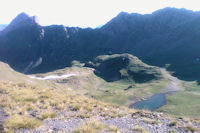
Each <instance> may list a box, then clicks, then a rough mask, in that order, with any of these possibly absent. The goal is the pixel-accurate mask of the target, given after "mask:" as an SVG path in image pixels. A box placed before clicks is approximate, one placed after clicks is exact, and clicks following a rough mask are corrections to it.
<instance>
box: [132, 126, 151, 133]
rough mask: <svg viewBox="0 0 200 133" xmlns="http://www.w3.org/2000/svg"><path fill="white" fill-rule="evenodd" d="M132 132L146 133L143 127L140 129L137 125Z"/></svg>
mask: <svg viewBox="0 0 200 133" xmlns="http://www.w3.org/2000/svg"><path fill="white" fill-rule="evenodd" d="M133 131H137V132H140V133H148V132H147V131H146V130H145V129H144V128H143V127H140V126H138V125H136V126H135V127H134V128H133Z"/></svg>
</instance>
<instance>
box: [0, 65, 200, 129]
mask: <svg viewBox="0 0 200 133" xmlns="http://www.w3.org/2000/svg"><path fill="white" fill-rule="evenodd" d="M0 67H1V68H4V67H5V69H4V74H5V73H7V72H8V73H9V71H12V72H13V74H12V76H13V77H12V78H13V79H14V78H16V80H13V81H10V80H9V78H7V77H6V79H5V80H3V76H2V77H1V80H0V107H1V112H0V119H1V118H2V116H3V115H5V114H6V119H4V122H3V125H1V124H2V122H0V127H3V128H0V131H1V132H3V131H2V129H3V130H4V132H8V133H13V132H15V133H22V132H23V133H29V132H33V133H36V132H69V133H70V132H71V133H77V132H81V133H88V132H91V133H93V132H97V133H98V132H99V133H100V132H110V133H113V132H116V133H117V132H130V133H132V132H133V133H134V132H136V131H139V132H140V131H143V132H144V131H145V132H152V133H153V132H168V131H170V132H190V131H191V132H194V131H199V129H200V124H199V122H198V120H190V119H185V118H182V119H179V118H175V117H171V116H169V115H166V114H162V113H156V112H148V111H138V110H134V109H128V108H127V107H124V106H117V105H114V104H112V103H104V102H101V101H99V100H96V99H94V98H89V97H87V96H84V95H83V94H82V93H81V90H79V89H76V88H72V86H71V88H68V87H63V86H62V84H61V83H60V84H61V85H60V84H59V83H57V81H56V80H53V81H52V80H46V81H43V83H41V85H39V84H32V82H39V81H40V80H33V79H31V78H29V76H26V75H24V74H20V75H18V73H17V72H15V71H14V70H12V69H11V68H9V67H8V65H6V64H5V63H1V64H0ZM87 70H88V71H91V69H90V68H82V67H81V68H77V67H74V68H73V67H72V68H65V69H63V70H58V71H55V72H52V73H46V74H45V75H51V74H54V75H55V74H59V75H62V74H64V73H69V72H71V73H72V72H76V74H80V75H81V76H84V75H85V77H88V76H90V74H89V75H87V74H88V73H89V72H87ZM1 73H2V72H1ZM40 75H41V74H37V76H40ZM19 77H21V78H22V79H23V77H26V78H27V80H31V81H32V82H27V81H26V80H20V79H18V78H19ZM88 78H89V77H88ZM88 78H87V79H88ZM63 80H64V79H63ZM65 80H68V81H69V80H72V81H73V78H72V79H65ZM93 80H94V78H93ZM68 83H70V82H68ZM72 83H73V82H72ZM42 84H45V85H42ZM74 84H76V83H74ZM2 110H3V111H2Z"/></svg>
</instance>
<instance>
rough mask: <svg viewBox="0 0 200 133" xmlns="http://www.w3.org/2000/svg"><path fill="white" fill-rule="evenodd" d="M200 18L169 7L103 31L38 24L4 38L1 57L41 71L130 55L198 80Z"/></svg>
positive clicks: (120, 19)
mask: <svg viewBox="0 0 200 133" xmlns="http://www.w3.org/2000/svg"><path fill="white" fill-rule="evenodd" d="M199 19H200V13H199V12H193V11H190V10H186V9H176V8H164V9H161V10H158V11H155V12H153V13H152V14H145V15H142V14H136V13H131V14H129V13H125V12H122V13H120V14H119V15H117V16H116V17H115V18H113V19H112V20H111V21H109V22H108V23H106V24H105V25H103V26H102V27H101V28H97V29H91V28H86V29H82V28H78V27H65V26H61V25H60V26H59V25H52V26H40V25H38V24H35V25H31V26H27V27H21V28H19V29H15V30H13V31H10V32H8V33H7V35H5V36H4V37H0V60H1V61H4V62H7V63H9V64H10V65H11V66H12V67H13V68H14V69H16V70H18V71H20V72H26V73H37V72H46V71H51V70H55V69H59V68H63V67H66V66H70V65H71V62H72V61H73V60H78V61H80V62H84V63H86V62H88V61H90V60H93V59H94V58H95V57H97V56H99V55H105V54H122V53H129V54H132V55H134V56H137V57H138V58H140V59H141V60H142V61H144V62H145V63H147V64H150V65H156V66H160V67H165V66H166V65H167V66H169V67H168V70H170V71H174V74H175V75H176V76H178V77H179V78H183V79H192V80H196V79H197V78H198V77H199V76H200V71H199V70H198V67H199V66H200V64H199V62H198V58H199V57H200V55H199V54H198V50H200V46H199V45H198V43H199V42H200V40H199V39H198V38H197V37H198V36H199V35H200V33H199V32H198V29H199V26H198V25H199V24H200V22H199ZM19 33H22V34H20V35H19ZM17 36H18V37H17ZM20 38H21V39H20ZM13 42H15V43H13ZM22 51H23V52H22ZM8 52H9V55H8V54H7V53H8ZM20 53H24V54H23V55H22V54H20ZM24 55H26V56H24ZM39 59H40V60H41V59H42V62H41V63H40V64H39V65H38V66H37V65H36V66H37V67H33V66H35V65H34V64H35V63H36V64H37V61H38V60H39ZM168 64H170V65H168ZM28 66H31V67H28ZM27 67H28V68H29V70H28V69H27V71H24V70H25V69H26V68H27Z"/></svg>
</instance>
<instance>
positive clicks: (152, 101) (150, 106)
mask: <svg viewBox="0 0 200 133" xmlns="http://www.w3.org/2000/svg"><path fill="white" fill-rule="evenodd" d="M165 104H166V94H165V93H157V94H154V95H153V96H152V97H150V98H148V99H147V100H142V101H138V102H136V103H134V104H131V105H130V106H129V108H135V109H143V110H150V111H155V110H156V109H158V108H160V107H162V106H163V105H165Z"/></svg>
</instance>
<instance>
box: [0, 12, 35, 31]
mask: <svg viewBox="0 0 200 133" xmlns="http://www.w3.org/2000/svg"><path fill="white" fill-rule="evenodd" d="M31 25H39V23H38V19H37V17H36V16H29V15H28V14H26V13H24V12H22V13H20V14H19V15H17V16H16V17H15V19H13V20H12V21H11V23H10V24H9V25H8V26H7V27H6V28H5V29H4V30H3V31H2V34H7V33H8V32H10V31H13V30H15V29H18V28H20V27H23V26H31Z"/></svg>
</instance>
